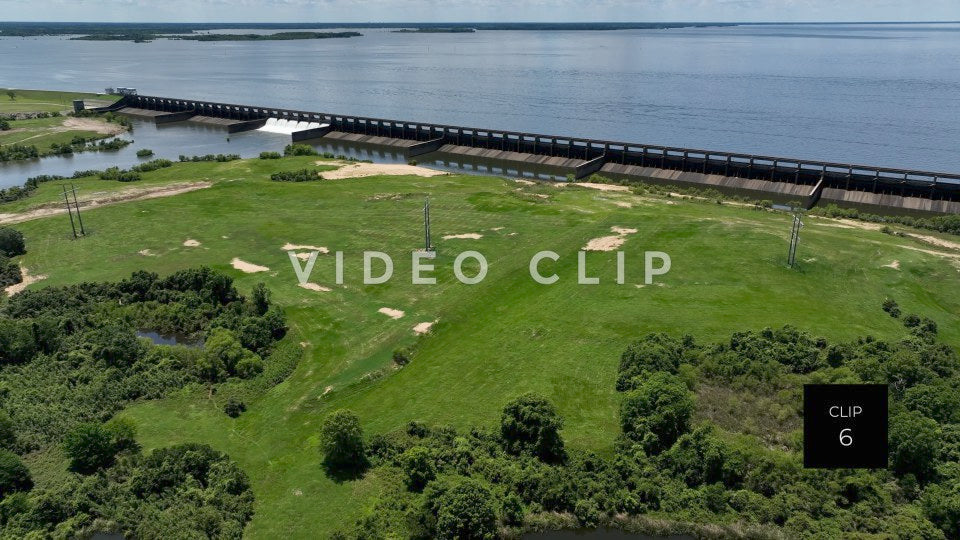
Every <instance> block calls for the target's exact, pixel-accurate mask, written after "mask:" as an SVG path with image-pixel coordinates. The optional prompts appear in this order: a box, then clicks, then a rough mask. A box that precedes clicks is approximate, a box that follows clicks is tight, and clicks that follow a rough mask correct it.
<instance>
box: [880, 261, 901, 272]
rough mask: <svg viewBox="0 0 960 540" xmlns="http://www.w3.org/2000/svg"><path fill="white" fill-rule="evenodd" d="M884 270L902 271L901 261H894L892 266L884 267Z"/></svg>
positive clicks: (886, 265)
mask: <svg viewBox="0 0 960 540" xmlns="http://www.w3.org/2000/svg"><path fill="white" fill-rule="evenodd" d="M883 267H884V268H893V269H894V270H899V269H900V261H893V262H891V263H890V264H885V265H883Z"/></svg>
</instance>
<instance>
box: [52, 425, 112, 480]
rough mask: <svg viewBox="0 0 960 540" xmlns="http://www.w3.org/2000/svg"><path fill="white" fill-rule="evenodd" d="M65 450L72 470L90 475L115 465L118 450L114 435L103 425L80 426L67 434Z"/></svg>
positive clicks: (64, 444) (64, 442)
mask: <svg viewBox="0 0 960 540" xmlns="http://www.w3.org/2000/svg"><path fill="white" fill-rule="evenodd" d="M63 449H64V450H65V451H66V453H67V456H68V457H69V458H70V468H71V469H72V470H74V471H77V472H81V473H85V474H89V473H92V472H95V471H96V470H98V469H102V468H104V467H109V466H110V465H112V464H113V459H114V457H115V456H116V453H117V448H116V446H115V445H114V437H113V433H111V431H110V430H108V429H107V428H106V427H105V426H104V425H103V424H98V423H94V422H88V423H84V424H80V425H78V426H76V427H75V428H73V429H72V430H70V432H69V433H67V437H66V438H65V439H64V441H63Z"/></svg>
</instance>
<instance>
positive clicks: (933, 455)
mask: <svg viewBox="0 0 960 540" xmlns="http://www.w3.org/2000/svg"><path fill="white" fill-rule="evenodd" d="M941 445H942V442H941V433H940V427H939V426H938V425H937V423H936V421H934V420H931V419H930V418H927V417H926V416H923V415H922V414H920V413H919V412H916V411H910V412H904V413H900V414H898V415H897V416H894V417H893V418H891V419H890V465H891V467H892V468H893V470H894V472H895V473H897V474H898V475H901V476H903V475H907V474H912V475H914V476H916V478H917V479H918V480H920V481H921V482H923V481H925V480H929V479H931V478H932V477H933V475H934V472H935V469H936V465H937V462H938V455H939V453H940V447H941Z"/></svg>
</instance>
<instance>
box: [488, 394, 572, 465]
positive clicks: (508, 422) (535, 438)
mask: <svg viewBox="0 0 960 540" xmlns="http://www.w3.org/2000/svg"><path fill="white" fill-rule="evenodd" d="M562 428H563V418H562V417H561V416H560V415H559V414H558V413H557V409H556V407H554V406H553V404H552V403H550V401H548V400H547V398H545V397H543V396H541V395H539V394H535V393H527V394H523V395H521V396H519V397H518V398H516V399H514V400H513V401H511V402H510V403H509V404H507V406H506V407H504V409H503V414H502V415H501V416H500V436H501V438H502V439H503V443H504V447H505V448H506V450H507V452H510V453H511V454H520V453H523V452H529V453H531V454H533V455H535V456H537V457H539V458H540V459H541V460H543V461H557V460H562V459H563V457H564V456H565V452H564V448H563V439H562V438H561V437H560V429H562Z"/></svg>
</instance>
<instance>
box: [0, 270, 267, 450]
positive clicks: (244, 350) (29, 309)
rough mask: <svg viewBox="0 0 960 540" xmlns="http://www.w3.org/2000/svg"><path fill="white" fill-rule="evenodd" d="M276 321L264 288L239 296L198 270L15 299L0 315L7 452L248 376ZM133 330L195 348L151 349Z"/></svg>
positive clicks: (222, 279) (259, 363)
mask: <svg viewBox="0 0 960 540" xmlns="http://www.w3.org/2000/svg"><path fill="white" fill-rule="evenodd" d="M284 324H285V323H284V316H283V313H282V312H281V311H280V310H279V309H278V308H276V307H274V306H272V305H271V304H270V302H269V293H268V292H267V291H266V289H264V288H262V287H258V288H257V289H256V290H255V291H254V294H253V297H252V298H251V299H250V300H248V299H246V298H244V297H243V296H241V295H240V294H239V293H238V292H237V290H236V289H235V288H234V287H233V284H232V281H231V279H230V278H228V277H227V276H224V275H222V274H219V273H217V272H214V271H212V270H210V269H208V268H200V269H196V270H183V271H180V272H176V273H174V274H171V275H170V276H168V277H165V278H161V277H159V276H157V275H156V274H152V273H148V272H137V273H135V274H133V275H132V276H131V277H130V278H128V279H125V280H123V281H119V282H116V283H81V284H78V285H72V286H68V287H59V288H45V289H39V290H36V291H26V292H23V293H20V294H18V295H16V296H14V297H12V298H10V299H9V301H8V302H7V304H6V306H4V310H3V317H2V318H0V358H2V359H3V362H2V364H0V366H2V369H0V386H2V387H3V388H4V389H5V390H4V393H3V399H2V400H0V407H2V409H3V410H4V411H6V412H7V413H8V414H9V415H10V417H11V418H12V419H13V422H14V425H15V430H16V433H17V437H16V442H15V443H14V444H13V445H12V446H11V447H12V448H14V449H16V450H18V451H24V452H25V451H30V450H35V449H39V448H44V447H46V446H47V445H49V444H51V443H53V442H56V441H57V440H59V438H60V437H62V434H63V433H65V432H66V431H68V430H69V429H70V428H71V427H72V426H74V425H76V424H77V423H80V422H88V421H104V420H106V419H108V418H109V417H110V416H111V415H112V414H113V413H114V412H116V411H118V410H120V409H121V408H122V407H123V405H124V404H125V403H128V402H130V401H132V400H135V399H140V398H156V397H161V396H163V395H164V394H165V393H166V392H167V391H169V390H171V389H173V388H180V387H183V386H185V385H188V384H200V385H207V386H209V385H213V384H215V383H218V382H222V381H226V380H228V379H229V378H231V377H238V378H252V377H254V376H256V375H257V374H259V373H260V372H262V371H263V369H264V364H265V360H264V359H268V358H269V356H270V354H271V352H272V351H273V348H274V343H275V342H276V340H277V339H279V338H281V337H282V336H283V334H284V331H285V326H284ZM140 329H149V330H151V331H155V332H159V333H160V334H164V335H182V336H191V337H193V338H200V339H203V338H205V343H204V346H203V348H190V347H184V346H174V347H170V346H153V345H149V344H147V343H145V342H144V341H143V340H142V339H139V338H138V337H137V332H138V330H140ZM267 361H269V360H267ZM211 391H212V387H211Z"/></svg>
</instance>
